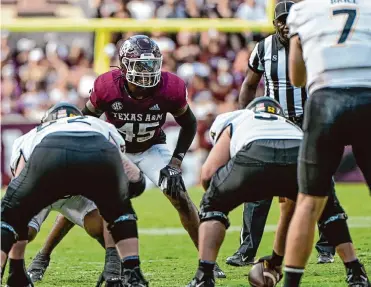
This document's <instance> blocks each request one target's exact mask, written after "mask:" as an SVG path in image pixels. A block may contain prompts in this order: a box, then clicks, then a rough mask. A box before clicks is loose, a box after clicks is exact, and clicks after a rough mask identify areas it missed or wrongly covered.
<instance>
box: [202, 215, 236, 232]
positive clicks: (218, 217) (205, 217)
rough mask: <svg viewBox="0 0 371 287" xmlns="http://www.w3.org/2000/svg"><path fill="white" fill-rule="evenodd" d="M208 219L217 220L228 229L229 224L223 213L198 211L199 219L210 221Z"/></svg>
mask: <svg viewBox="0 0 371 287" xmlns="http://www.w3.org/2000/svg"><path fill="white" fill-rule="evenodd" d="M210 220H217V221H219V222H220V223H222V224H224V226H225V228H226V229H228V227H229V226H230V223H229V219H228V216H227V215H225V214H224V213H223V212H221V211H206V212H200V221H201V222H205V221H210Z"/></svg>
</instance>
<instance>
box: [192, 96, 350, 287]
mask: <svg viewBox="0 0 371 287" xmlns="http://www.w3.org/2000/svg"><path fill="white" fill-rule="evenodd" d="M211 136H212V141H214V142H216V144H215V146H214V147H213V149H212V150H211V152H210V154H209V157H208V158H207V160H206V162H205V164H204V166H203V168H202V173H201V180H202V183H203V186H204V188H205V189H206V190H207V191H206V193H205V194H204V196H203V199H202V201H201V211H200V220H201V225H200V228H199V233H200V242H199V259H200V261H199V267H198V270H197V272H196V275H195V277H194V279H193V280H192V281H191V283H189V285H188V287H195V286H204V287H213V286H214V285H215V282H214V278H213V273H212V270H213V265H214V263H215V260H216V258H217V255H218V251H219V248H220V246H221V244H222V242H223V239H224V235H225V231H226V229H227V228H228V226H229V220H228V213H229V212H230V211H232V210H233V209H234V208H236V207H237V206H238V205H240V204H242V203H244V202H250V201H256V200H262V199H265V198H271V197H273V196H280V197H286V198H288V199H287V200H286V201H285V202H283V203H281V217H280V220H279V224H278V229H277V233H276V237H275V242H274V247H273V252H272V255H271V256H268V257H264V258H261V260H262V261H263V262H264V266H267V271H268V272H269V273H270V274H271V276H272V278H274V286H275V285H276V284H277V283H278V282H279V280H280V279H281V278H282V272H281V265H282V261H283V255H284V251H285V242H286V234H287V230H288V227H289V223H290V219H291V216H292V214H293V211H294V204H293V202H292V201H295V200H296V197H297V194H298V184H297V157H298V153H299V146H300V145H301V140H302V137H303V133H302V131H301V129H300V128H299V127H298V126H296V125H295V124H293V123H291V122H289V121H288V120H286V119H285V118H284V114H283V113H282V107H281V106H280V105H279V104H278V102H276V101H275V100H274V99H271V98H268V97H261V98H257V99H255V100H254V101H253V102H251V103H250V104H249V105H248V107H247V110H242V111H235V112H232V113H227V114H223V115H220V116H218V117H217V118H216V120H215V122H214V124H213V126H212V127H211ZM267 179H269V180H267ZM329 188H330V189H332V190H333V186H331V185H330V186H329ZM329 193H331V191H329ZM331 194H332V193H331ZM290 199H291V200H290ZM345 219H346V215H345V214H344V210H343V209H341V207H340V206H339V204H338V203H337V202H336V199H335V197H332V196H331V197H330V198H329V200H328V202H327V205H326V207H325V209H324V211H323V213H322V216H321V218H320V220H319V224H320V225H321V226H323V230H324V232H325V235H326V237H327V238H329V239H330V240H331V241H330V243H331V244H333V245H334V246H337V245H338V243H339V242H344V244H342V245H341V246H339V247H338V248H340V249H341V250H344V251H345V250H353V249H352V248H353V247H352V243H351V240H350V237H349V236H347V235H348V233H346V232H343V231H344V230H347V223H346V220H345ZM348 256H349V257H351V256H354V250H353V253H352V252H350V253H349V254H348ZM202 284H203V285H202Z"/></svg>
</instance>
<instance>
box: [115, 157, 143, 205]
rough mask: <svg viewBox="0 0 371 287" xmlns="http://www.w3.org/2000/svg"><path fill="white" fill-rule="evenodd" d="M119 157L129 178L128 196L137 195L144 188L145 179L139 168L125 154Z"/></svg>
mask: <svg viewBox="0 0 371 287" xmlns="http://www.w3.org/2000/svg"><path fill="white" fill-rule="evenodd" d="M121 159H122V164H123V166H124V171H125V173H126V175H127V177H128V179H129V197H130V198H133V197H137V196H139V195H140V194H142V193H143V191H144V189H145V188H146V179H145V177H144V175H143V173H142V172H141V170H140V169H139V168H138V167H137V166H136V165H135V164H134V163H133V162H132V161H131V160H130V159H129V158H128V157H127V156H126V155H124V154H123V155H121Z"/></svg>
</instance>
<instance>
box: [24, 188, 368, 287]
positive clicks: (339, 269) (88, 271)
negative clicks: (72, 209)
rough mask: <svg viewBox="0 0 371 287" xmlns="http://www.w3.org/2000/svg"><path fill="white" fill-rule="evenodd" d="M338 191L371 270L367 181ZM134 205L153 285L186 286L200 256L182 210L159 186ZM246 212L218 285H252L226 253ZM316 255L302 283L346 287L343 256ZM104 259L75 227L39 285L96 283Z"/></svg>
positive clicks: (196, 194) (197, 193)
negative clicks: (320, 260)
mask: <svg viewBox="0 0 371 287" xmlns="http://www.w3.org/2000/svg"><path fill="white" fill-rule="evenodd" d="M190 193H191V196H192V198H193V200H194V201H195V202H196V204H197V205H198V203H199V202H200V199H201V196H202V191H201V189H197V188H195V189H192V190H191V191H190ZM337 194H338V196H339V198H340V201H341V203H342V205H343V206H344V208H345V209H346V211H347V213H348V215H349V217H350V219H349V223H350V226H351V233H352V236H353V241H354V243H355V245H356V247H357V253H358V256H359V258H360V259H361V260H362V261H363V263H364V264H365V266H366V269H367V270H368V272H369V274H371V197H370V195H369V193H368V190H367V188H366V187H365V186H364V185H338V187H337ZM134 206H135V209H136V212H137V214H138V217H139V221H138V224H139V228H140V231H139V233H140V256H141V261H142V268H143V271H144V273H145V276H146V278H147V279H148V280H149V281H150V286H153V287H154V286H158V287H165V286H171V287H175V286H185V285H186V284H187V283H188V282H189V280H190V279H191V278H192V277H193V275H194V272H195V270H196V267H197V260H198V257H197V252H196V249H195V248H194V246H193V245H192V243H191V240H190V239H189V238H188V235H187V234H185V233H184V232H183V230H182V228H181V225H180V222H179V219H178V216H177V213H176V212H175V211H174V210H173V208H172V206H171V205H170V203H169V202H168V201H167V200H166V199H165V197H164V196H162V194H161V192H160V191H158V190H149V191H146V192H145V193H144V194H143V195H142V196H141V197H140V198H138V199H135V200H134ZM241 214H242V208H238V209H237V210H235V211H234V212H232V213H231V215H230V220H231V225H232V228H231V229H230V230H229V231H228V233H227V236H226V239H225V241H224V244H223V246H222V248H221V252H220V254H219V259H218V262H219V264H220V266H221V267H222V268H223V270H224V271H225V272H226V273H227V277H228V278H227V279H221V280H217V286H248V282H247V277H246V274H247V273H248V271H249V268H250V267H242V268H236V267H230V266H228V265H226V264H225V263H224V262H225V259H226V257H227V256H229V255H231V254H232V253H234V252H235V250H236V248H237V247H238V244H239V241H238V240H239V231H238V229H239V226H240V224H241V222H242V218H241ZM55 215H56V214H54V213H52V214H51V215H50V216H49V218H48V220H47V221H46V222H45V224H44V225H43V227H42V230H41V232H40V234H39V235H38V237H37V238H36V240H35V241H34V242H32V243H31V244H30V245H29V246H28V249H27V255H26V260H27V264H28V263H29V262H30V260H31V259H32V257H33V256H34V255H35V254H36V252H37V251H38V249H39V248H40V247H41V245H42V243H43V241H44V239H45V237H46V235H47V233H48V231H49V229H50V227H51V226H52V224H53V221H54V219H55ZM277 218H278V208H277V203H276V202H275V204H274V206H273V208H272V210H271V213H270V216H269V219H268V225H269V226H267V229H268V230H267V231H266V232H265V234H264V238H263V241H262V244H261V246H260V249H259V252H258V256H262V255H267V254H268V253H270V252H271V248H272V244H273V236H274V232H272V230H273V225H274V224H276V223H277ZM165 228H166V229H165ZM316 256H317V254H316V252H315V251H314V252H313V253H312V257H311V259H310V263H309V265H308V267H307V270H306V273H305V277H304V278H303V281H302V282H303V284H302V286H313V287H314V286H315V287H319V286H321V287H330V286H331V287H341V286H346V284H345V283H344V279H345V276H344V266H343V264H342V263H341V262H340V259H339V257H336V259H335V263H334V264H329V265H317V264H316ZM103 260H104V251H103V249H102V248H101V247H100V246H99V245H98V243H97V242H95V241H94V240H93V239H91V238H89V237H88V236H87V235H86V234H85V232H84V230H82V229H81V228H79V227H75V228H74V229H73V230H71V232H70V233H69V234H68V235H67V237H66V238H65V240H64V241H62V243H61V244H60V245H59V246H58V247H57V248H56V250H55V252H54V254H53V255H52V259H51V264H50V266H49V269H48V271H47V273H46V275H45V277H44V280H43V281H42V282H41V283H38V284H36V286H69V287H70V286H71V287H77V286H95V282H96V279H97V278H98V276H99V274H100V272H101V270H102V267H103ZM279 286H281V284H280V285H279Z"/></svg>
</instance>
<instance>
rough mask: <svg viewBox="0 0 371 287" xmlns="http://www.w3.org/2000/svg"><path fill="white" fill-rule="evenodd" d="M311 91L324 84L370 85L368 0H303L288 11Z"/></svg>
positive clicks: (370, 12) (370, 13) (370, 9)
mask: <svg viewBox="0 0 371 287" xmlns="http://www.w3.org/2000/svg"><path fill="white" fill-rule="evenodd" d="M287 25H288V26H289V29H290V35H291V36H292V35H299V37H300V40H301V44H302V47H303V58H304V61H305V65H306V70H307V85H308V89H309V92H310V94H311V93H313V92H314V91H315V90H318V89H321V88H325V87H340V88H341V87H371V60H370V56H371V1H370V0H305V1H302V2H299V3H297V4H295V5H293V7H292V8H291V10H290V14H289V17H288V18H287Z"/></svg>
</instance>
